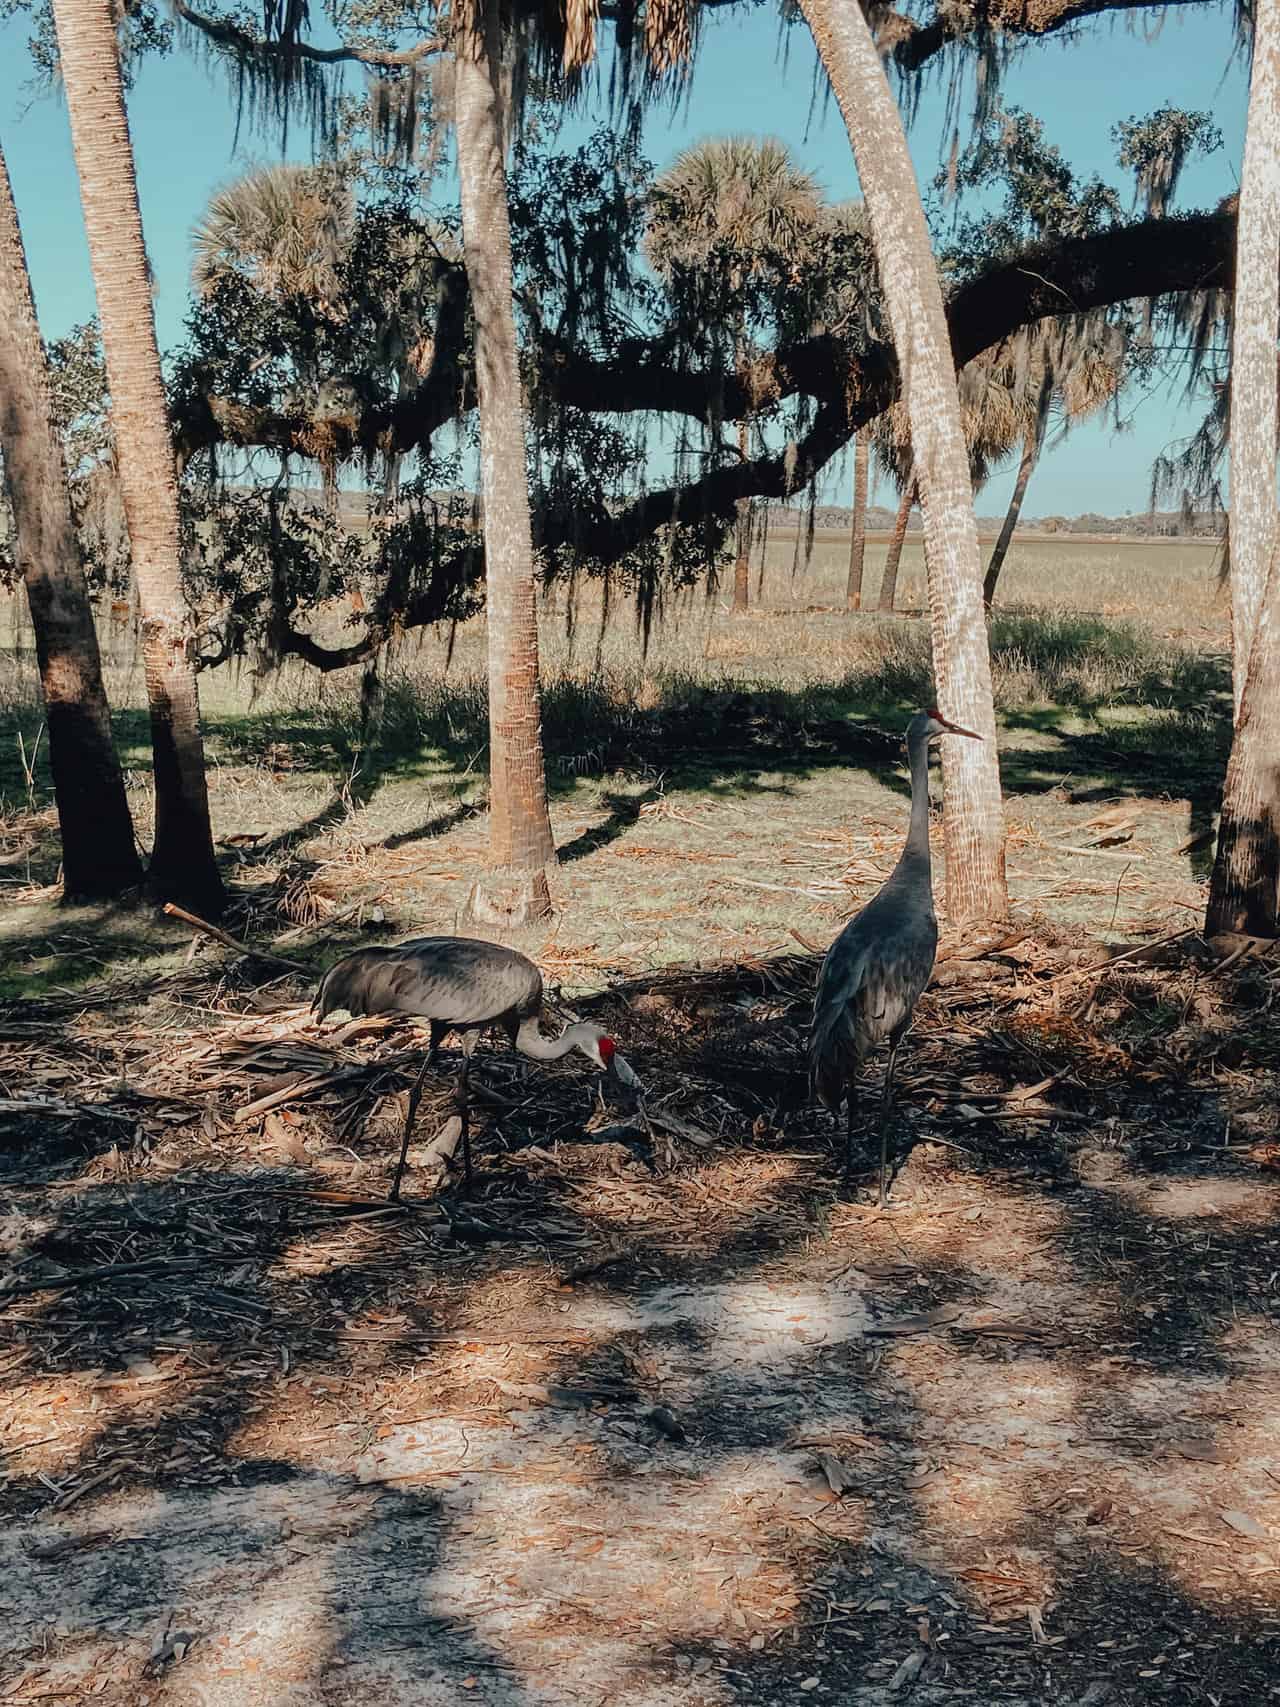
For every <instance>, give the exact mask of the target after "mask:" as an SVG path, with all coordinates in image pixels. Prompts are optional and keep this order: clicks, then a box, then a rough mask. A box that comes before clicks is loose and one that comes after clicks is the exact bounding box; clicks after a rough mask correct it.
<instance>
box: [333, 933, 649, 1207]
mask: <svg viewBox="0 0 1280 1707" xmlns="http://www.w3.org/2000/svg"><path fill="white" fill-rule="evenodd" d="M312 1007H313V1009H314V1010H316V1012H317V1014H318V1017H319V1018H320V1019H324V1017H325V1015H326V1014H329V1013H332V1012H333V1011H334V1010H335V1009H336V1008H345V1009H346V1011H347V1012H348V1013H349V1014H351V1015H352V1017H353V1018H354V1017H357V1016H359V1015H361V1014H391V1013H400V1014H410V1015H412V1016H413V1017H414V1018H416V1019H425V1020H429V1021H430V1024H431V1041H430V1045H429V1047H428V1049H427V1056H426V1059H425V1060H424V1061H423V1063H422V1068H421V1071H420V1072H419V1074H418V1077H417V1079H416V1081H415V1083H414V1086H413V1089H412V1091H411V1092H410V1093H409V1112H408V1115H407V1117H406V1119H405V1123H404V1142H403V1143H402V1144H401V1146H400V1160H399V1162H398V1163H397V1165H396V1173H395V1179H394V1180H393V1181H392V1185H391V1201H392V1202H393V1203H395V1202H397V1201H398V1200H399V1197H400V1181H401V1179H402V1177H403V1175H404V1167H405V1158H406V1156H407V1155H408V1153H409V1135H410V1133H411V1132H412V1130H413V1122H414V1117H415V1116H416V1114H417V1112H418V1102H419V1099H420V1098H421V1096H422V1084H423V1080H424V1079H425V1078H426V1076H427V1072H428V1070H429V1069H430V1068H431V1067H433V1066H434V1065H435V1062H436V1058H437V1056H438V1055H439V1052H440V1044H441V1042H442V1040H443V1038H444V1036H445V1033H446V1032H450V1031H456V1032H458V1033H460V1035H461V1039H462V1070H461V1072H460V1073H459V1074H458V1086H457V1101H458V1116H459V1118H460V1120H461V1122H462V1160H463V1169H464V1172H465V1178H466V1187H467V1189H468V1190H469V1189H470V1186H471V1134H470V1129H469V1122H468V1106H467V1086H468V1078H469V1075H470V1072H471V1055H472V1052H473V1050H474V1049H475V1046H476V1044H477V1043H478V1041H479V1039H480V1033H481V1032H482V1031H485V1030H487V1029H488V1027H489V1026H491V1025H496V1026H501V1028H502V1030H503V1031H505V1032H506V1034H507V1036H508V1037H509V1038H510V1040H511V1044H512V1047H513V1048H515V1049H518V1050H519V1051H520V1052H521V1054H523V1055H529V1056H532V1057H533V1059H534V1060H535V1061H557V1060H559V1058H560V1057H561V1056H562V1055H567V1054H568V1053H569V1051H570V1050H571V1049H580V1050H581V1051H582V1053H583V1054H584V1055H585V1056H586V1057H587V1059H588V1060H589V1061H594V1062H595V1064H596V1066H597V1067H603V1068H604V1069H605V1071H606V1072H608V1073H610V1074H611V1075H612V1076H613V1078H614V1079H615V1080H616V1081H617V1082H618V1083H619V1084H621V1085H623V1086H624V1087H626V1088H628V1089H630V1090H632V1091H634V1090H635V1089H637V1088H638V1086H639V1080H638V1079H637V1078H636V1076H635V1074H634V1073H633V1072H632V1071H631V1068H630V1067H629V1066H628V1065H627V1063H626V1062H625V1061H624V1060H623V1058H622V1056H621V1055H619V1054H618V1052H617V1046H616V1045H615V1044H614V1041H613V1039H612V1038H611V1037H610V1036H609V1035H608V1034H607V1033H606V1032H605V1031H604V1030H603V1029H602V1028H601V1027H600V1026H598V1025H585V1024H584V1025H571V1026H569V1027H568V1028H567V1029H566V1030H565V1031H563V1032H562V1033H561V1034H560V1036H559V1037H557V1038H550V1037H544V1036H543V1035H542V1033H541V1031H540V1030H539V1029H538V1017H539V1015H540V1014H541V1012H542V974H541V972H539V971H538V968H537V967H536V966H535V965H534V964H533V962H532V960H527V959H526V958H525V956H524V955H523V954H517V953H516V952H515V950H514V949H511V948H502V947H500V946H499V945H498V944H497V943H492V942H481V941H479V940H478V939H476V938H474V937H463V936H423V937H415V938H414V939H413V940H412V941H410V942H402V943H400V944H399V945H397V946H396V947H390V948H361V949H357V950H356V952H355V953H354V954H349V955H347V957H346V959H345V960H339V961H338V962H337V963H336V965H333V966H331V967H330V968H329V970H328V971H327V972H326V973H325V975H324V977H323V978H322V979H321V980H320V988H319V989H318V990H317V991H316V998H315V1001H314V1002H313V1003H312Z"/></svg>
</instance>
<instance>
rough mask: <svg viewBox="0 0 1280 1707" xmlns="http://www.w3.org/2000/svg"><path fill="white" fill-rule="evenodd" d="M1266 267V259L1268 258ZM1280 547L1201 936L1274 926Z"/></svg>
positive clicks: (1279, 834) (1279, 828)
mask: <svg viewBox="0 0 1280 1707" xmlns="http://www.w3.org/2000/svg"><path fill="white" fill-rule="evenodd" d="M1273 266H1274V262H1273ZM1278 602H1280V545H1277V547H1276V549H1274V550H1273V552H1272V566H1271V573H1270V579H1269V585H1268V589H1267V592H1266V595H1265V598H1264V603H1263V605H1262V608H1261V609H1260V610H1259V612H1258V615H1257V619H1256V622H1255V637H1254V642H1253V653H1252V656H1251V657H1250V660H1249V672H1248V675H1247V677H1246V679H1245V689H1244V696H1243V698H1242V700H1241V704H1240V715H1239V717H1237V719H1236V726H1235V733H1234V735H1233V737H1232V741H1231V758H1230V760H1229V761H1228V764H1227V781H1226V786H1225V788H1224V789H1223V794H1222V817H1221V819H1220V821H1219V825H1218V851H1217V855H1216V857H1215V859H1214V862H1213V877H1212V879H1211V880H1210V884H1209V905H1208V910H1207V915H1206V918H1205V934H1206V935H1208V936H1213V935H1216V934H1217V933H1218V932H1220V931H1244V932H1247V933H1248V934H1249V935H1250V936H1265V937H1273V936H1275V935H1276V934H1277V931H1278V929H1280V766H1278V765H1277V754H1280V610H1277V608H1276V607H1277V603H1278Z"/></svg>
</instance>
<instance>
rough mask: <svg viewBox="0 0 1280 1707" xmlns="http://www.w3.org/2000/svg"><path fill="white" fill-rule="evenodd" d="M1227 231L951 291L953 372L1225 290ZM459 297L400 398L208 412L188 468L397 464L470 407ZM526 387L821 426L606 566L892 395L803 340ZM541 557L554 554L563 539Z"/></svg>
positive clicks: (629, 353) (657, 358) (570, 356)
mask: <svg viewBox="0 0 1280 1707" xmlns="http://www.w3.org/2000/svg"><path fill="white" fill-rule="evenodd" d="M1234 249H1235V216H1234V214H1233V213H1230V212H1221V213H1212V214H1193V215H1189V216H1186V217H1184V218H1164V219H1143V220H1138V221H1135V222H1133V223H1132V224H1129V225H1124V226H1119V227H1116V228H1113V229H1111V230H1109V231H1103V232H1099V233H1097V234H1095V235H1094V236H1091V237H1081V238H1075V239H1073V240H1071V241H1069V242H1063V243H1058V244H1056V245H1053V246H1052V247H1044V248H1036V249H1031V250H1027V251H1026V252H1025V253H1023V254H1021V255H1019V256H1016V257H1014V258H1013V259H1011V260H1009V261H1005V262H1002V263H1000V264H998V265H996V266H993V267H991V268H990V269H988V271H986V272H985V273H982V274H981V275H980V276H979V277H977V278H975V279H973V280H972V281H971V282H970V283H968V284H966V285H964V286H962V287H961V288H960V289H959V290H958V291H957V292H956V294H955V295H954V296H953V297H952V298H951V301H950V302H949V304H948V306H947V318H948V321H949V324H950V328H951V344H952V349H953V351H954V354H955V359H956V365H957V367H963V366H964V365H965V363H967V362H970V361H972V360H973V359H974V357H975V356H978V355H980V354H981V353H982V352H983V351H984V350H987V349H990V348H991V347H992V346H993V345H995V344H998V343H999V342H1000V341H1001V340H1002V339H1004V338H1007V337H1009V336H1010V334H1011V333H1013V332H1016V331H1017V330H1018V328H1019V327H1021V326H1026V325H1030V324H1032V323H1034V322H1035V321H1037V320H1043V319H1047V318H1051V317H1053V316H1054V315H1059V314H1077V313H1082V312H1084V311H1085V310H1087V309H1091V308H1100V307H1104V306H1107V305H1109V304H1112V303H1119V302H1125V301H1129V300H1131V299H1141V298H1158V297H1162V296H1169V295H1175V294H1179V293H1186V292H1193V291H1201V290H1211V289H1215V290H1229V289H1230V288H1231V284H1232V279H1233V269H1234ZM465 318H466V300H465V288H464V286H463V285H462V283H461V280H460V278H459V277H458V276H456V270H454V269H451V273H450V284H449V289H448V291H447V292H445V293H444V294H442V301H441V310H440V314H439V317H438V321H437V335H436V355H435V362H434V365H433V367H432V370H431V372H430V374H428V375H427V376H426V377H425V379H424V380H423V382H422V383H421V384H420V385H419V386H418V387H417V388H416V390H415V391H414V392H413V393H412V394H411V395H410V396H407V397H405V398H402V399H398V400H397V401H396V402H394V403H392V404H389V405H383V406H379V407H376V408H371V409H367V410H364V411H362V412H361V413H360V414H359V415H358V416H356V417H354V418H351V419H344V420H338V421H334V420H326V421H324V422H322V423H321V422H317V421H315V420H313V419H311V418H309V417H306V416H303V415H294V414H283V413H279V412H275V411H271V410H262V409H254V408H251V407H248V406H245V405H242V404H239V403H237V402H235V401H233V400H229V399H225V398H216V397H215V398H211V399H207V400H201V402H200V403H199V404H197V405H193V406H190V407H189V408H188V411H187V413H186V414H185V415H184V416H182V417H180V419H179V420H178V422H177V435H178V441H179V447H180V450H181V452H182V454H183V455H184V456H188V457H189V456H190V455H191V453H192V452H193V451H195V450H198V449H201V448H204V447H206V446H208V445H211V444H215V443H218V442H219V441H225V442H228V443H234V444H237V445H241V446H262V447H264V448H268V449H274V450H288V451H291V452H295V453H296V452H302V453H304V454H305V452H306V447H307V445H308V443H309V442H312V441H314V438H315V437H316V435H317V433H318V431H320V430H321V429H322V430H323V432H324V433H325V435H326V442H327V444H328V445H329V446H330V447H331V449H332V452H333V454H335V455H336V456H337V457H338V458H339V459H342V458H344V457H352V456H357V455H360V454H362V453H367V452H377V451H384V450H392V451H397V452H402V453H403V452H408V451H411V450H413V449H415V448H417V447H419V446H423V445H427V444H429V443H430V440H431V436H432V434H433V433H435V432H436V431H437V430H438V429H439V428H440V427H441V426H443V425H444V424H445V423H446V422H448V421H449V420H452V419H453V418H455V416H456V415H457V414H459V413H460V412H462V411H465V410H466V409H468V408H470V407H472V406H473V404H474V398H473V395H472V391H471V382H470V375H469V370H468V368H467V365H466V361H465V355H464V339H465ZM537 367H538V373H539V377H538V380H537V383H538V384H539V385H540V386H541V387H543V388H545V390H546V391H547V392H548V393H549V394H550V395H551V396H553V397H554V398H555V399H556V400H557V401H558V402H561V403H564V404H570V405H572V406H574V407H576V408H579V409H583V410H587V411H599V412H605V413H609V414H624V413H628V412H646V411H647V412H652V413H655V414H659V413H666V414H684V415H688V416H690V417H692V418H694V419H697V420H707V419H709V418H710V415H711V412H712V411H713V409H718V410H719V412H720V414H721V415H722V416H723V418H724V419H726V420H735V419H738V418H739V417H740V416H741V415H742V414H744V413H752V414H756V413H758V412H759V410H760V407H761V400H762V396H763V397H764V398H765V399H766V400H769V399H772V400H782V399H785V398H788V397H794V396H796V395H806V396H810V397H813V398H814V399H815V400H816V401H817V403H818V404H819V412H818V416H817V418H816V419H815V421H814V423H813V425H812V427H811V428H810V430H809V432H808V433H807V434H806V435H805V436H804V438H803V439H802V440H801V442H800V444H799V446H798V447H797V455H798V461H795V462H793V463H791V464H790V472H788V459H787V458H786V457H785V456H761V457H757V458H754V459H752V460H749V461H746V462H734V463H733V464H731V465H729V466H726V467H724V468H717V469H713V470H711V471H710V472H708V473H707V474H706V475H704V476H703V477H702V479H700V480H698V481H695V482H693V483H692V484H690V485H688V486H684V487H679V488H674V487H673V488H667V489H664V490H663V491H660V492H651V493H646V494H645V495H644V497H642V498H640V499H637V501H636V502H635V503H634V504H632V505H630V506H628V508H627V509H625V510H623V511H621V512H619V513H618V514H616V515H614V516H611V517H607V518H604V519H601V520H598V521H597V522H595V523H592V524H590V525H589V527H588V535H589V537H587V536H583V537H581V538H580V539H579V540H578V543H581V544H583V546H584V548H585V549H587V550H588V551H589V552H590V553H591V554H592V555H596V556H599V557H601V558H602V559H603V560H605V561H614V560H616V559H617V558H618V557H620V556H622V555H624V554H625V553H626V552H627V551H628V550H630V549H632V548H633V547H634V546H635V545H636V544H638V543H639V542H640V541H641V540H643V539H644V538H647V537H648V535H649V534H651V533H652V532H653V531H654V530H655V529H656V528H659V527H663V526H666V524H667V523H669V522H670V521H671V519H672V515H673V513H675V512H676V510H677V508H678V513H679V514H681V515H685V516H689V515H693V514H697V513H700V512H702V511H704V510H708V509H709V510H712V511H717V512H718V511H719V510H721V509H722V508H728V507H731V506H732V503H733V500H734V499H735V498H743V497H751V496H761V497H781V496H785V495H786V494H787V493H788V492H791V491H796V490H798V489H799V488H800V487H802V486H803V485H804V484H805V483H806V481H807V480H808V479H809V478H810V476H811V475H812V474H813V473H816V472H817V470H818V469H819V468H821V466H822V464H823V463H824V462H825V461H826V460H827V459H828V458H829V457H830V456H832V455H834V453H835V452H836V451H837V450H839V449H840V448H841V447H842V446H843V445H844V444H846V443H847V442H848V440H849V439H850V438H851V437H852V435H853V433H854V432H855V431H856V430H857V428H858V427H860V426H862V425H864V424H865V423H866V422H867V421H869V420H872V419H874V417H875V416H876V415H878V414H880V413H882V411H883V410H884V409H886V408H887V407H888V406H889V404H890V403H892V402H893V401H894V399H895V397H896V396H897V392H898V376H897V363H896V358H895V356H894V353H893V351H892V349H891V347H890V346H888V345H887V344H885V345H877V346H874V347H873V348H872V349H871V350H869V351H867V352H866V353H865V354H864V355H862V356H861V357H860V358H859V357H856V356H854V355H851V353H850V351H849V350H848V348H847V347H846V346H844V345H842V344H841V343H840V342H839V340H837V339H834V338H830V337H821V338H811V339H806V340H804V341H802V342H800V343H796V344H792V345H787V346H784V347H783V348H781V349H779V350H776V351H774V352H773V353H772V354H770V355H768V356H766V357H765V358H764V359H763V360H762V362H761V363H759V364H757V367H756V370H755V372H754V375H753V379H752V383H751V387H750V390H748V387H747V385H745V384H744V382H743V380H742V377H741V376H740V375H738V374H714V373H708V372H700V371H697V370H694V369H689V368H686V367H684V366H682V365H681V364H680V363H679V362H678V361H676V360H674V359H673V354H672V351H671V348H670V346H669V344H667V343H666V342H664V341H661V340H642V339H636V340H633V341H631V342H629V343H627V344H624V345H622V346H621V347H620V348H619V350H618V353H617V355H616V356H615V357H613V358H612V359H609V360H604V359H601V358H599V357H595V356H591V355H583V354H579V353H577V352H575V351H574V350H573V349H571V348H569V347H568V346H566V345H563V344H559V343H554V342H550V341H548V342H545V343H544V344H543V346H542V348H541V349H540V350H539V351H538V354H537ZM547 543H551V544H566V543H568V538H567V537H557V538H548V541H547Z"/></svg>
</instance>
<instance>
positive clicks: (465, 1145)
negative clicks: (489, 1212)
mask: <svg viewBox="0 0 1280 1707" xmlns="http://www.w3.org/2000/svg"><path fill="white" fill-rule="evenodd" d="M477 1041H478V1034H477V1033H476V1032H474V1031H469V1032H467V1034H466V1035H465V1036H464V1037H463V1039H462V1071H461V1072H460V1073H459V1074H458V1089H457V1103H458V1119H459V1120H460V1121H461V1122H462V1189H463V1191H464V1192H465V1193H466V1194H467V1196H468V1197H469V1196H470V1195H471V1110H470V1106H469V1099H470V1079H471V1051H472V1050H473V1049H474V1048H475V1046H476V1043H477Z"/></svg>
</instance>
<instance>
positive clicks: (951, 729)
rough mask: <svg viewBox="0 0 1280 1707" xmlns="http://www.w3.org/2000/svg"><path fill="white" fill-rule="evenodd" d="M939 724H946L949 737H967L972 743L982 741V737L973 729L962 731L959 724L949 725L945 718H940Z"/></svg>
mask: <svg viewBox="0 0 1280 1707" xmlns="http://www.w3.org/2000/svg"><path fill="white" fill-rule="evenodd" d="M938 722H939V723H945V724H946V728H947V734H948V735H967V736H968V737H969V739H970V740H971V741H981V739H982V736H981V735H979V734H978V733H977V732H976V731H975V730H973V729H962V728H961V727H960V725H959V724H958V723H948V722H947V719H946V718H945V717H939V718H938Z"/></svg>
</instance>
